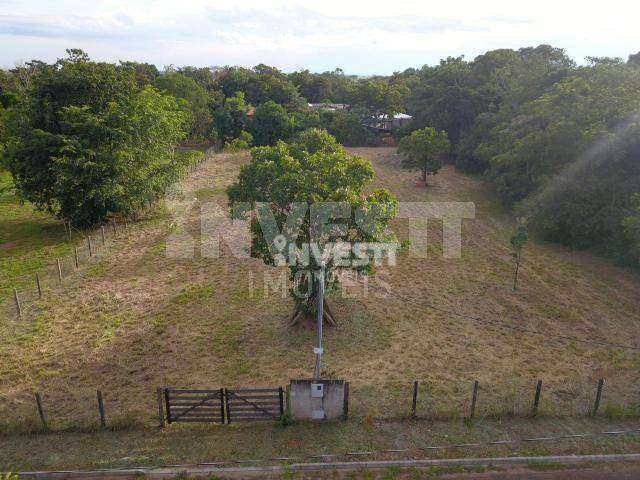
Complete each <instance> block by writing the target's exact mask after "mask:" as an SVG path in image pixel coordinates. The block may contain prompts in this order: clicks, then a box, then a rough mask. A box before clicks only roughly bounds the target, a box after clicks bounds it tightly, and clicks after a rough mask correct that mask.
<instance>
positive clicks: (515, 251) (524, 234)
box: [509, 218, 529, 290]
mask: <svg viewBox="0 0 640 480" xmlns="http://www.w3.org/2000/svg"><path fill="white" fill-rule="evenodd" d="M528 241H529V230H528V228H527V219H526V218H519V219H518V224H517V225H516V228H515V230H514V231H513V233H512V234H511V237H510V238H509V243H510V244H511V258H512V260H513V264H514V265H515V271H514V274H513V289H514V290H517V289H518V273H519V271H520V262H521V261H522V249H523V248H524V246H525V244H526V243H527V242H528Z"/></svg>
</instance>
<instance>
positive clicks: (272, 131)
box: [251, 100, 294, 145]
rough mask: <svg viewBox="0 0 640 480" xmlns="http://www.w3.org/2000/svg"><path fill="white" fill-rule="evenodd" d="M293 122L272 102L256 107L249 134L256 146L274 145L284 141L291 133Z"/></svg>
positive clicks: (279, 106) (284, 111) (282, 108)
mask: <svg viewBox="0 0 640 480" xmlns="http://www.w3.org/2000/svg"><path fill="white" fill-rule="evenodd" d="M293 128H294V120H293V118H292V117H291V116H290V115H289V114H288V113H287V111H286V110H285V109H284V107H282V105H279V104H277V103H276V102H274V101H271V100H270V101H268V102H265V103H263V104H261V105H258V107H256V110H255V113H254V115H253V120H252V121H251V133H252V134H253V138H254V140H255V144H256V145H274V144H275V143H276V142H277V141H278V140H286V139H288V138H289V137H290V136H291V134H292V133H293Z"/></svg>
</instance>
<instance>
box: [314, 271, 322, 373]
mask: <svg viewBox="0 0 640 480" xmlns="http://www.w3.org/2000/svg"><path fill="white" fill-rule="evenodd" d="M318 276H319V282H320V289H319V290H318V346H317V347H316V348H314V352H315V354H316V371H315V375H314V376H315V378H320V372H321V368H320V364H321V361H322V353H323V352H322V317H323V314H324V312H323V309H324V265H323V266H322V267H321V268H320V273H319V275H318Z"/></svg>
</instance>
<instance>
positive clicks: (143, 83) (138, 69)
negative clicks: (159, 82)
mask: <svg viewBox="0 0 640 480" xmlns="http://www.w3.org/2000/svg"><path fill="white" fill-rule="evenodd" d="M120 66H121V67H122V68H123V69H125V70H131V71H133V72H134V74H135V79H136V83H137V84H138V87H140V88H144V87H148V86H151V85H153V84H154V83H155V81H156V78H158V76H159V75H160V72H159V71H158V68H157V67H156V66H155V65H152V64H150V63H141V62H120Z"/></svg>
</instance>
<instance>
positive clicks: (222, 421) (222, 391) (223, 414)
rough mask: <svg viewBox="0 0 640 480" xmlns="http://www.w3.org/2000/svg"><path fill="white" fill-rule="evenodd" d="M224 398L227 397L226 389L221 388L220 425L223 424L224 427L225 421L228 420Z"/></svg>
mask: <svg viewBox="0 0 640 480" xmlns="http://www.w3.org/2000/svg"><path fill="white" fill-rule="evenodd" d="M224 396H225V389H224V388H221V389H220V423H222V424H223V425H224V423H225V421H224V419H225V418H226V415H225V410H224V403H225V402H224Z"/></svg>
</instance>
